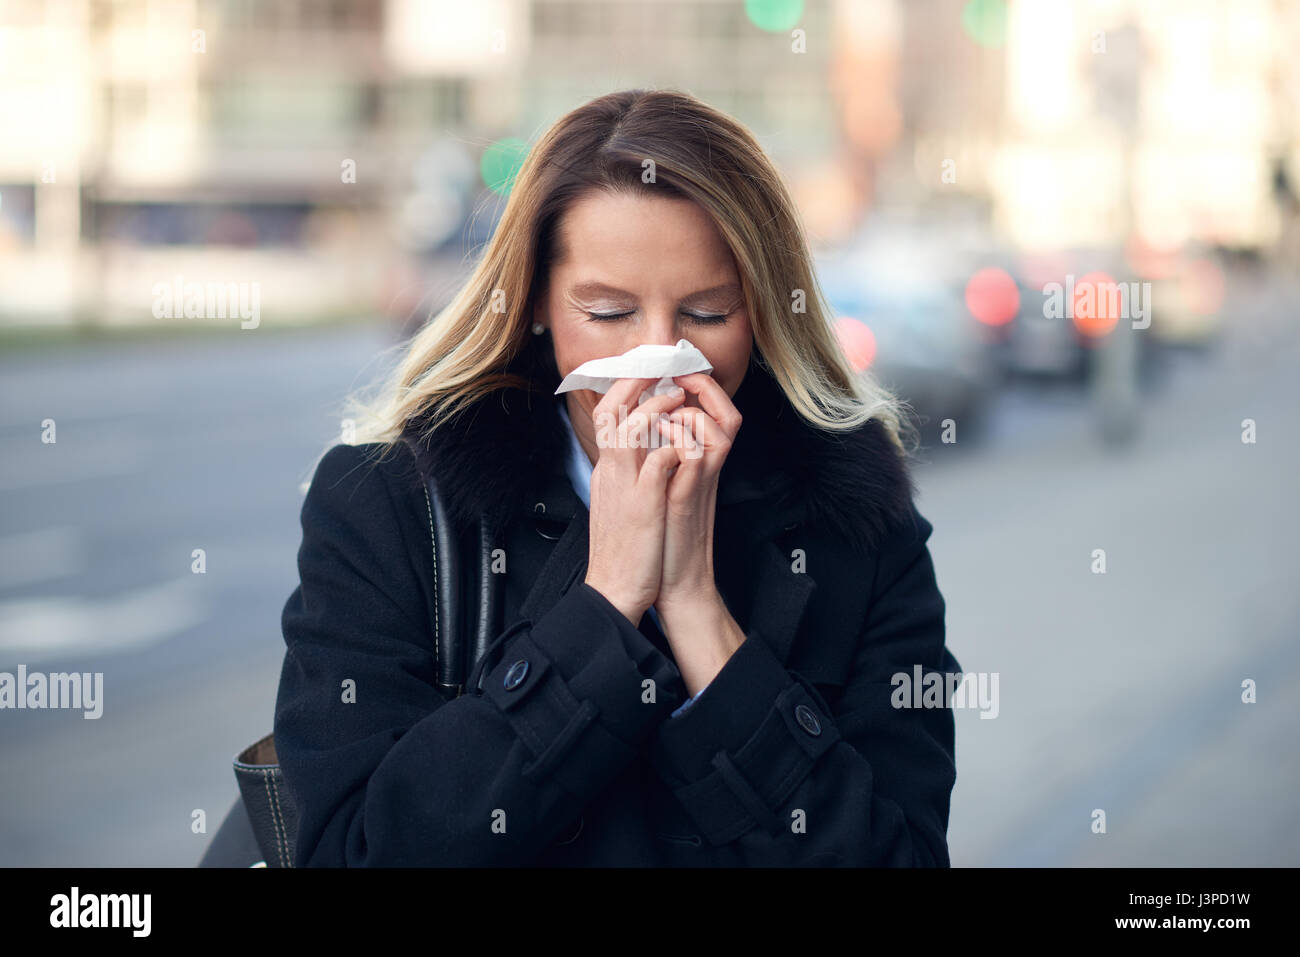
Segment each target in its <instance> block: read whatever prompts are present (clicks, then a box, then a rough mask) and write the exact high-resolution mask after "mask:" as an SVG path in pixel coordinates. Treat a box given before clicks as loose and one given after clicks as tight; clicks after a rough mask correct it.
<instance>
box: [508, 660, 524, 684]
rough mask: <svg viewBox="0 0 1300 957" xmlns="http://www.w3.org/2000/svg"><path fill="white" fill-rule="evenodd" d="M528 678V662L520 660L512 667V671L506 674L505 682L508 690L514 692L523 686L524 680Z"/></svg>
mask: <svg viewBox="0 0 1300 957" xmlns="http://www.w3.org/2000/svg"><path fill="white" fill-rule="evenodd" d="M527 676H528V661H527V659H525V658H520V659H519V660H518V661H516V662H515V663H514V664H513V665H511V666H510V670H509V671H507V672H506V680H505V686H506V690H507V691H514V690H515V689H516V688H518V687H519V686H520V685H521V684H523V683H524V678H526V677H527Z"/></svg>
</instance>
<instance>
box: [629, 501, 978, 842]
mask: <svg viewBox="0 0 1300 957" xmlns="http://www.w3.org/2000/svg"><path fill="white" fill-rule="evenodd" d="M931 531H932V528H931V525H930V523H929V522H928V521H926V519H925V518H923V517H922V516H921V515H920V513H919V512H916V510H915V505H913V506H912V521H911V522H903V523H902V524H901V526H900V525H896V526H895V527H894V529H893V530H892V531H891V532H890V534H889V535H888V537H887V539H886V540H885V542H884V543H883V545H882V548H881V552H880V558H879V560H878V562H877V563H876V571H875V573H874V580H873V583H872V590H871V598H870V603H869V605H868V607H867V611H866V617H865V621H864V624H863V627H862V631H861V635H860V637H859V640H858V644H857V648H856V651H855V653H854V658H853V664H852V674H851V676H850V678H849V681H848V683H847V684H846V686H845V689H844V692H843V694H842V696H841V697H840V700H839V701H838V703H837V707H836V709H835V711H834V713H831V712H830V710H829V709H828V708H827V706H826V703H825V702H824V701H823V700H822V696H821V695H820V694H819V693H818V692H817V691H816V689H815V688H814V687H813V686H812V684H811V683H809V682H807V681H805V680H804V679H803V678H802V677H801V676H799V675H798V674H796V673H795V672H793V671H790V670H788V669H786V668H785V667H784V665H782V663H781V661H780V659H779V658H777V656H776V655H775V653H774V652H773V651H772V650H771V648H770V646H769V645H768V644H766V643H765V642H764V641H763V639H762V637H761V636H760V635H757V634H755V633H754V631H753V630H752V626H751V630H750V633H749V634H748V635H747V636H746V639H745V641H744V642H743V643H742V644H741V646H740V648H738V649H737V650H736V651H735V652H734V653H733V654H732V656H731V658H730V659H728V661H727V663H726V664H725V665H724V666H723V668H722V670H721V671H719V672H718V674H717V676H716V677H714V679H713V681H712V682H711V683H710V685H709V693H708V694H706V695H703V696H701V697H700V698H699V700H698V701H696V702H695V703H694V704H693V705H692V706H691V708H690V710H688V711H686V712H683V713H682V714H681V715H680V716H679V717H677V718H675V719H673V720H671V721H667V722H664V724H663V725H661V726H660V728H659V729H658V730H657V733H656V735H655V738H654V739H653V741H652V754H653V763H654V765H655V767H656V769H657V771H658V773H659V775H660V777H661V778H662V779H663V780H664V782H665V784H666V785H667V786H668V787H669V788H670V789H671V790H672V791H673V792H674V794H675V795H676V796H677V798H678V800H679V801H680V802H681V804H682V805H683V807H684V808H685V809H686V811H687V812H688V814H689V815H690V816H691V818H692V819H693V820H694V821H695V823H696V824H697V825H698V827H699V829H700V833H701V835H702V836H703V837H704V839H705V841H706V842H707V845H711V846H712V848H713V857H714V859H715V860H717V861H718V862H720V863H727V864H731V865H733V866H745V865H772V866H799V865H813V866H917V865H922V866H924V865H928V866H942V867H946V866H949V864H950V861H949V858H948V844H947V827H948V808H949V798H950V794H951V791H952V787H953V784H954V783H955V781H956V765H955V764H954V730H955V728H954V721H953V714H952V710H951V708H950V707H947V706H944V707H938V708H928V709H927V708H916V709H906V708H894V707H893V706H892V705H891V696H892V695H893V694H894V692H895V689H896V685H895V684H894V683H893V682H892V681H891V677H892V676H893V675H895V674H897V673H899V672H904V673H906V674H907V675H908V676H909V678H910V677H911V676H912V675H913V668H914V666H917V665H919V666H920V667H921V668H922V670H923V672H926V673H929V672H933V671H936V670H938V671H947V672H952V673H955V672H956V671H957V670H958V665H957V662H956V660H955V659H954V658H953V657H952V655H951V654H950V653H949V652H948V651H947V649H946V648H945V646H944V613H945V605H944V599H943V597H942V596H941V594H940V592H939V589H938V586H937V583H936V581H935V574H934V567H933V564H932V562H931V558H930V554H929V550H928V548H927V546H926V541H927V539H928V538H929V536H930V532H931ZM945 704H946V702H945Z"/></svg>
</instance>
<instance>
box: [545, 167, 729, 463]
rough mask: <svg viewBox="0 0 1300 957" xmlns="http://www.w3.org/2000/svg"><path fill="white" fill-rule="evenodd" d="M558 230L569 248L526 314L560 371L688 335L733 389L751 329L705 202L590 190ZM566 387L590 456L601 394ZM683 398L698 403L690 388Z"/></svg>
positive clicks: (722, 383)
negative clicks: (549, 344)
mask: <svg viewBox="0 0 1300 957" xmlns="http://www.w3.org/2000/svg"><path fill="white" fill-rule="evenodd" d="M559 230H560V238H561V242H562V247H563V249H564V250H565V252H566V256H565V258H564V259H563V261H561V262H558V263H556V264H555V265H554V266H553V267H552V269H551V274H550V276H549V282H548V283H547V286H546V293H545V294H544V295H543V296H542V297H541V298H540V299H539V301H538V302H537V304H536V308H535V312H534V316H533V319H534V320H535V321H537V322H540V323H542V324H543V325H544V326H546V327H547V328H548V329H549V330H550V335H551V338H552V341H553V343H554V346H555V362H556V365H557V367H558V368H559V372H560V375H561V377H563V376H566V375H568V374H569V373H570V372H572V371H573V370H574V369H576V368H577V367H578V366H580V365H582V363H584V362H586V361H588V360H590V359H600V358H604V357H605V356H614V355H619V354H621V353H624V352H627V351H628V350H629V349H632V348H635V347H636V346H640V345H647V344H653V345H666V346H671V345H675V344H676V343H677V340H678V339H687V340H688V341H690V342H691V343H692V344H693V345H694V346H695V347H696V348H697V349H699V350H700V351H701V352H702V353H704V355H705V357H706V358H708V360H709V362H710V363H711V364H712V366H713V372H712V373H710V374H711V375H712V376H713V378H714V379H715V380H716V381H717V383H718V384H719V385H720V386H722V388H723V389H724V390H726V393H727V395H728V396H734V395H735V394H736V390H737V389H739V388H740V383H741V380H743V379H744V377H745V371H746V369H748V367H749V355H750V349H751V347H752V345H753V333H752V331H751V330H750V325H749V316H748V314H747V313H746V311H745V300H744V295H743V293H742V291H741V288H740V277H739V275H738V274H737V272H736V265H735V262H734V260H733V259H732V256H731V251H730V250H729V249H728V248H727V245H726V243H725V242H724V241H723V238H722V236H721V234H720V233H719V232H718V229H717V227H716V226H715V225H714V224H713V221H712V220H711V219H710V218H709V216H708V214H706V213H705V212H704V210H702V209H701V208H700V207H699V206H697V205H696V204H695V203H693V202H691V201H690V200H685V199H678V198H667V197H658V196H650V197H647V196H644V195H640V194H636V195H633V194H628V193H610V192H607V191H605V190H597V191H594V192H591V193H588V194H587V195H586V196H584V197H582V198H581V199H579V200H577V201H576V202H575V203H574V204H573V205H572V206H570V207H569V209H568V211H567V212H566V213H565V215H564V216H563V217H562V219H561V221H560V225H559ZM602 316H607V317H612V318H601V317H602ZM564 395H565V400H566V401H567V402H568V411H569V418H570V420H571V421H572V422H573V425H574V430H575V431H576V432H577V435H578V439H579V441H580V442H581V443H582V446H583V448H584V449H585V450H586V452H587V456H588V458H590V459H591V461H592V462H593V463H594V462H595V461H596V456H597V446H596V439H595V433H594V430H593V427H592V415H593V412H594V410H595V408H596V403H598V402H599V401H600V400H601V398H602V396H601V395H600V394H599V393H597V392H593V391H592V390H590V389H575V390H574V391H572V392H566V393H565V394H564ZM686 404H687V405H692V406H698V405H699V402H698V401H697V400H696V399H695V396H693V395H691V394H690V393H687V395H686ZM629 411H631V410H629Z"/></svg>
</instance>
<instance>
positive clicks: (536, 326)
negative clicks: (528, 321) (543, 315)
mask: <svg viewBox="0 0 1300 957" xmlns="http://www.w3.org/2000/svg"><path fill="white" fill-rule="evenodd" d="M545 331H546V327H545V326H544V325H542V324H541V323H540V322H534V323H533V335H535V336H540V335H541V334H542V333H543V332H545Z"/></svg>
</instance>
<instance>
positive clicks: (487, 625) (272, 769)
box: [199, 477, 504, 867]
mask: <svg viewBox="0 0 1300 957" xmlns="http://www.w3.org/2000/svg"><path fill="white" fill-rule="evenodd" d="M424 492H425V496H426V501H427V504H428V507H429V536H430V541H431V549H432V555H433V581H434V595H435V596H436V599H435V600H436V601H437V614H435V615H434V616H433V619H432V629H433V641H434V656H435V661H436V663H437V664H436V670H437V675H438V677H437V688H438V691H439V693H441V694H442V695H443V696H444V697H445V698H446V699H447V700H449V701H450V700H453V699H455V698H458V697H460V696H461V695H462V694H464V693H465V681H466V676H467V675H468V674H469V673H470V670H471V667H472V666H473V665H474V664H477V663H479V662H480V661H482V659H483V658H484V656H485V655H486V654H487V653H488V651H489V649H490V648H491V646H492V645H493V643H494V642H493V641H492V636H493V635H495V634H497V632H498V629H499V627H500V625H499V622H498V621H497V618H498V617H499V615H500V606H501V601H500V588H501V585H500V578H501V576H499V575H495V574H493V573H492V541H491V536H490V535H489V532H488V526H487V521H486V518H481V519H480V520H479V528H478V542H477V552H478V555H477V565H478V581H477V591H476V594H475V595H474V598H473V599H472V600H473V601H474V603H475V604H476V605H477V611H476V614H475V620H474V621H472V622H471V621H470V616H469V615H468V614H467V613H466V609H465V607H464V596H465V592H464V589H465V576H464V574H463V572H462V570H461V561H460V557H459V550H458V547H457V534H456V529H455V528H454V527H453V524H452V522H451V520H450V518H449V517H448V512H447V507H446V505H445V503H444V501H443V498H442V495H441V494H440V493H439V491H438V485H437V482H436V480H435V479H434V478H433V477H430V478H429V479H428V480H427V482H426V483H425V489H424ZM471 624H472V625H473V629H472V631H471V629H470V628H469V627H468V626H469V625H471ZM502 637H504V636H502ZM482 681H483V673H482V670H480V672H479V676H478V681H477V683H478V684H479V685H480V687H479V688H477V689H476V691H477V692H478V693H481V692H482V688H481V685H482ZM233 763H234V770H235V780H236V781H237V782H238V784H239V795H240V796H239V798H238V799H236V801H235V804H234V806H233V807H232V808H231V809H230V812H229V814H227V815H226V818H225V820H224V821H223V822H222V825H221V828H220V829H219V830H218V831H217V833H216V835H215V836H214V837H213V839H212V841H211V842H210V843H209V846H208V849H207V851H206V852H205V854H204V856H203V859H202V860H201V861H200V862H199V866H200V867H293V866H294V863H293V862H294V860H295V851H296V845H297V833H298V813H297V808H296V807H295V805H294V801H293V795H292V794H291V793H290V791H289V789H288V787H287V786H286V784H285V781H284V774H283V772H282V771H281V769H280V764H279V758H278V757H277V755H276V753H275V734H274V732H272V733H271V734H268V735H265V736H264V737H262V738H259V739H258V740H257V741H255V742H253V743H252V744H250V745H249V746H248V747H246V748H244V749H243V750H242V751H240V752H239V754H238V755H236V757H235V759H234V762H233Z"/></svg>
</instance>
